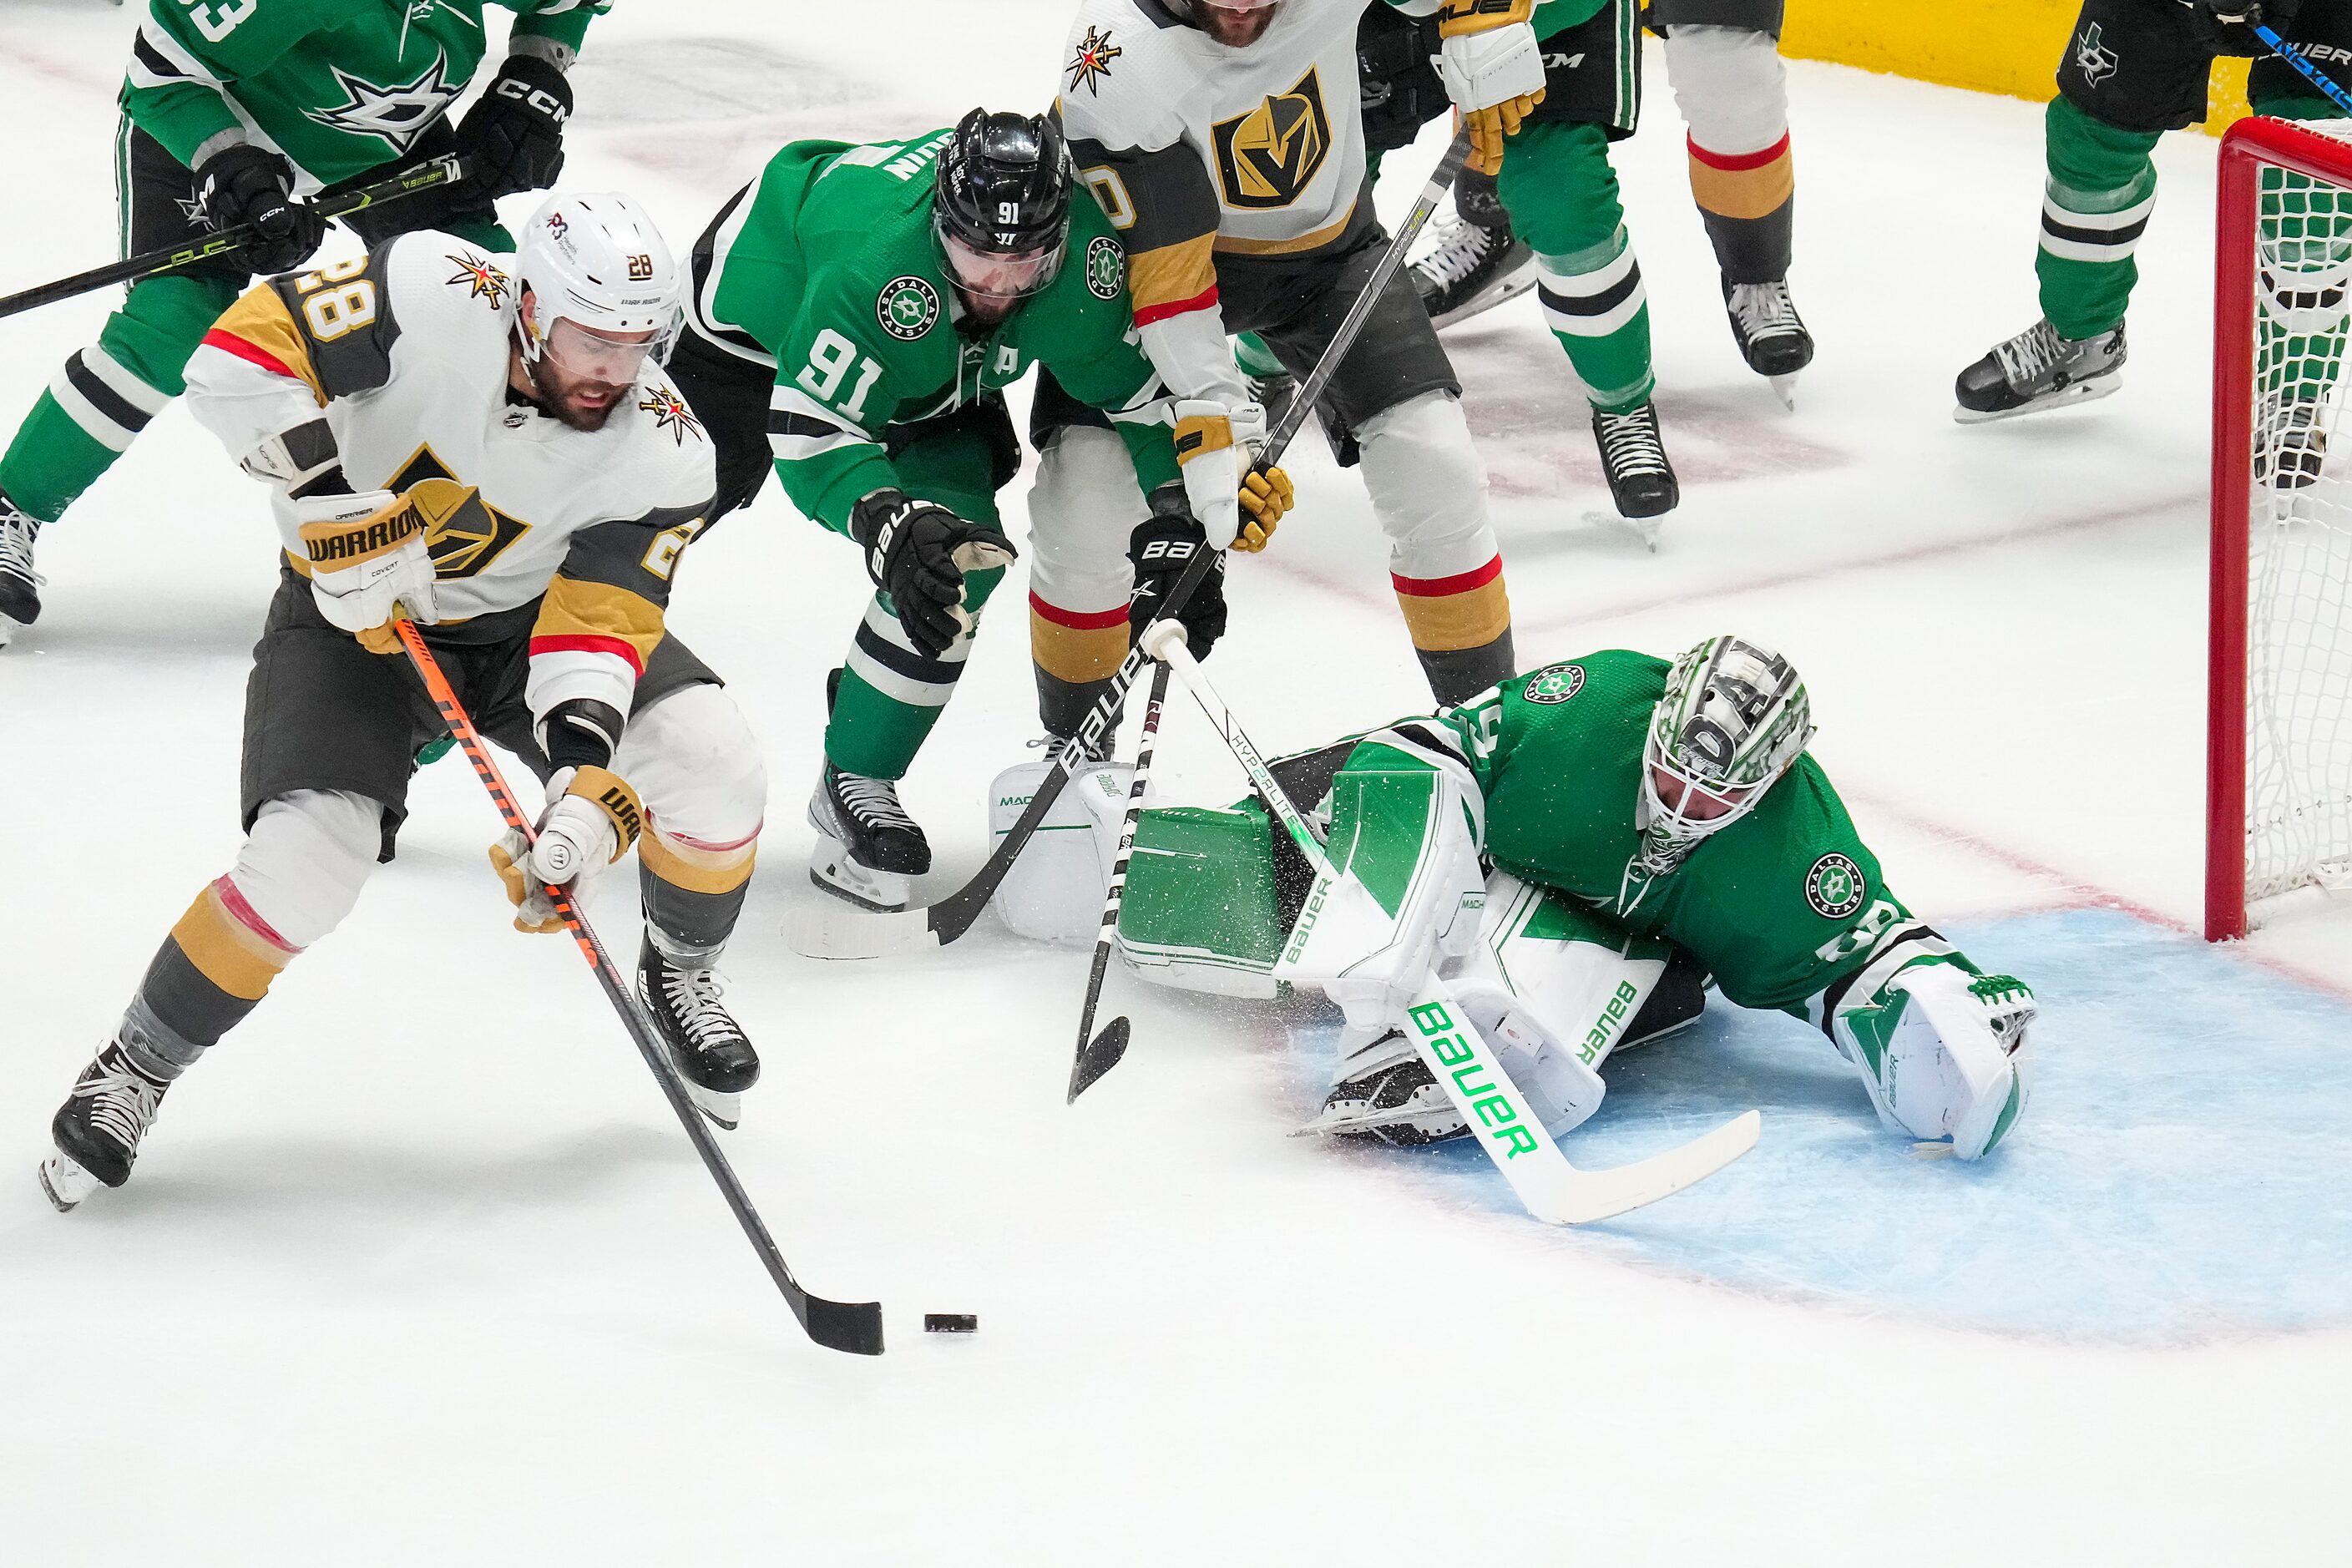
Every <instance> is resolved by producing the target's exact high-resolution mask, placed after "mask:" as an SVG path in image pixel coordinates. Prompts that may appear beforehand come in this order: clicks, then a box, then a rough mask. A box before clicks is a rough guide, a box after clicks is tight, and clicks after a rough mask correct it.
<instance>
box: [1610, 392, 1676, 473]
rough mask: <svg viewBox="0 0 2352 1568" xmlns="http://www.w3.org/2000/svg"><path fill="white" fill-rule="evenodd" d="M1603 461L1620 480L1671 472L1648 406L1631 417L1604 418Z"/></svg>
mask: <svg viewBox="0 0 2352 1568" xmlns="http://www.w3.org/2000/svg"><path fill="white" fill-rule="evenodd" d="M1601 461H1602V462H1603V463H1604V464H1606V465H1607V466H1608V468H1609V471H1610V472H1611V473H1612V474H1615V475H1617V476H1619V477H1620V478H1624V477H1626V476H1629V475H1633V474H1663V473H1665V472H1667V471H1668V470H1667V468H1666V448H1665V445H1664V443H1663V442H1661V441H1660V440H1659V439H1658V427H1657V425H1656V424H1655V423H1654V421H1653V420H1652V419H1651V417H1650V410H1649V408H1648V407H1647V405H1644V406H1643V407H1640V408H1636V409H1635V410H1633V412H1632V413H1631V414H1603V415H1601Z"/></svg>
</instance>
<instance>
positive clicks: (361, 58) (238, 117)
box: [122, 0, 612, 184]
mask: <svg viewBox="0 0 2352 1568" xmlns="http://www.w3.org/2000/svg"><path fill="white" fill-rule="evenodd" d="M485 3H486V0H150V3H149V5H148V14H147V19H146V21H144V22H143V23H142V24H141V25H140V28H139V36H138V37H137V39H136V40H135V41H134V42H133V43H132V45H131V66H130V69H129V71H128V72H127V73H126V74H125V76H124V78H123V82H122V107H123V110H124V112H125V113H127V114H128V115H129V116H130V117H131V121H132V122H133V123H134V124H136V125H137V126H138V127H139V128H140V129H141V130H142V131H144V132H147V134H149V135H150V136H152V137H153V138H154V139H155V140H156V141H158V142H162V143H163V146H164V148H165V149H166V150H168V151H169V152H170V153H171V154H172V156H173V157H174V158H177V159H179V160H180V162H182V163H193V162H194V157H195V153H196V149H197V148H199V147H201V146H203V145H204V144H205V142H208V141H210V140H211V139H212V138H213V137H215V136H217V135H219V134H220V133H221V132H225V131H233V130H236V129H237V128H239V127H243V128H244V130H245V131H246V132H247V134H248V135H253V136H254V137H255V139H256V140H257V141H266V142H267V144H268V145H270V146H274V147H276V148H277V149H278V151H279V152H281V153H285V154H286V156H287V157H288V158H289V159H290V160H292V162H293V163H295V165H296V166H297V167H299V168H300V169H301V170H302V171H303V172H305V173H306V174H310V176H311V177H312V178H314V179H316V180H317V181H318V182H319V183H320V184H333V183H334V182H335V181H337V180H341V179H345V178H348V177H349V176H351V175H352V174H361V173H363V172H364V171H366V170H369V169H373V168H376V167H378V166H380V165H382V164H384V163H390V162H392V161H394V159H397V158H399V157H401V156H402V155H403V154H404V153H407V152H408V150H409V149H410V148H411V147H412V146H414V145H415V142H416V140H417V138H419V137H420V136H422V135H423V134H424V133H425V132H426V131H428V130H430V129H431V128H432V127H433V126H434V125H435V124H436V122H438V121H440V120H441V118H442V117H443V116H444V115H445V114H446V113H447V111H448V109H449V106H450V104H451V103H453V102H454V101H456V100H457V96H458V95H459V94H460V93H462V92H464V91H465V90H466V84H467V83H468V82H470V81H471V80H472V79H473V78H474V72H475V69H476V68H478V66H480V64H481V63H482V56H483V55H484V53H485V52H486V51H487V50H488V35H487V34H486V33H485V31H484V28H483V25H482V9H483V6H484V5H485ZM498 4H499V5H503V6H504V7H505V8H506V9H508V10H509V11H513V12H515V13H517V14H518V15H517V17H516V20H515V23H514V26H513V29H512V31H511V33H510V34H509V38H510V39H516V38H524V37H539V38H544V39H547V40H548V41H549V42H551V43H552V44H556V45H560V46H562V47H563V48H564V49H568V50H574V51H576V50H577V49H578V48H579V47H580V41H581V38H582V37H583V35H584V34H585V33H586V32H587V30H588V23H589V21H590V19H591V18H592V17H593V16H596V15H597V14H599V13H601V12H603V11H604V10H606V9H608V8H609V7H610V5H611V4H612V0H498Z"/></svg>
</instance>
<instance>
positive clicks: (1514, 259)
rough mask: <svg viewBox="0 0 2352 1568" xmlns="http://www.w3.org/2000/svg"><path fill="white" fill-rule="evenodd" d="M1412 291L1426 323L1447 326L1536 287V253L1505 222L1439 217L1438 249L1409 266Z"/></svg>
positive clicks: (1465, 319)
mask: <svg viewBox="0 0 2352 1568" xmlns="http://www.w3.org/2000/svg"><path fill="white" fill-rule="evenodd" d="M1498 216H1499V214H1498ZM1412 286H1413V288H1414V289H1418V290H1419V291H1420V293H1421V302H1422V304H1423V306H1424V307H1426V308H1427V309H1428V311H1429V320H1430V324H1431V325H1433V326H1435V327H1439V328H1445V327H1450V326H1452V325H1453V324H1454V322H1456V321H1468V320H1469V319H1470V318H1471V317H1473V316H1475V315H1477V314H1478V313H1479V312H1481V311H1483V310H1493V309H1494V308H1495V307H1496V306H1497V305H1499V304H1501V303H1503V301H1505V300H1515V299H1517V298H1518V297H1519V296H1520V295H1522V294H1524V293H1526V292H1527V291H1528V289H1532V288H1534V287H1535V286H1536V253H1535V252H1534V251H1532V250H1529V249H1528V247H1527V242H1526V241H1524V240H1522V239H1520V238H1519V237H1517V235H1515V234H1513V233H1512V232H1511V224H1510V219H1509V218H1507V217H1504V218H1502V221H1501V222H1499V223H1496V224H1495V225H1494V226H1487V225H1486V224H1481V223H1474V222H1472V221H1470V220H1468V219H1466V218H1461V217H1447V218H1441V219H1439V220H1438V226H1437V247H1436V248H1435V249H1434V250H1432V251H1431V252H1430V253H1429V254H1428V255H1427V256H1424V257H1423V258H1421V259H1420V260H1419V261H1416V262H1414V263H1413V264H1412Z"/></svg>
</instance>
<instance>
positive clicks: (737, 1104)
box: [680, 1079, 743, 1132]
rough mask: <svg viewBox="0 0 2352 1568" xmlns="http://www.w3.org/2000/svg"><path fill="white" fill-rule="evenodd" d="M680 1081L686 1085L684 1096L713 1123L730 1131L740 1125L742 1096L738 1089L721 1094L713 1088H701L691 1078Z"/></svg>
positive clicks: (741, 1119) (741, 1120)
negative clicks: (730, 1092) (731, 1092)
mask: <svg viewBox="0 0 2352 1568" xmlns="http://www.w3.org/2000/svg"><path fill="white" fill-rule="evenodd" d="M680 1081H682V1082H683V1083H684V1084H685V1085H686V1097H687V1098H688V1100H692V1101H694V1104H695V1108H696V1109H697V1110H700V1111H701V1112H702V1114H703V1115H705V1116H707V1117H709V1119H710V1120H711V1122H712V1123H713V1124H714V1125H716V1126H718V1127H720V1128H723V1129H725V1130H726V1131H730V1132H732V1131H735V1129H736V1128H738V1127H740V1126H741V1125H742V1122H743V1096H742V1094H741V1092H740V1091H738V1092H736V1093H733V1094H722V1093H720V1092H719V1090H717V1089H705V1088H703V1087H702V1086H701V1085H700V1084H698V1083H697V1082H695V1081H694V1080H693V1079H681V1080H680Z"/></svg>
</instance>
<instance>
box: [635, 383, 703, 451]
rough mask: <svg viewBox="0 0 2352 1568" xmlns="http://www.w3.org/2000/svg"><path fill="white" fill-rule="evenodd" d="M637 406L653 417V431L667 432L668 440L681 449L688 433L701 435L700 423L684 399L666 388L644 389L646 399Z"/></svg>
mask: <svg viewBox="0 0 2352 1568" xmlns="http://www.w3.org/2000/svg"><path fill="white" fill-rule="evenodd" d="M637 406H638V407H639V408H642V409H644V410H645V411H646V413H648V414H650V415H652V416H654V428H655V429H656V430H667V431H668V432H669V433H670V438H671V439H672V440H674V441H676V442H677V444H678V445H679V446H681V447H683V446H685V445H686V437H687V436H688V433H689V432H691V433H692V434H694V435H695V436H697V437H699V436H700V435H701V434H702V421H701V420H699V419H697V418H696V417H695V416H694V410H692V409H691V408H688V406H687V405H686V399H685V398H683V397H680V396H679V395H677V393H675V392H672V391H671V390H670V389H669V388H668V387H667V386H649V387H647V388H646V399H645V401H644V402H643V403H640V404H638V405H637Z"/></svg>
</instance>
